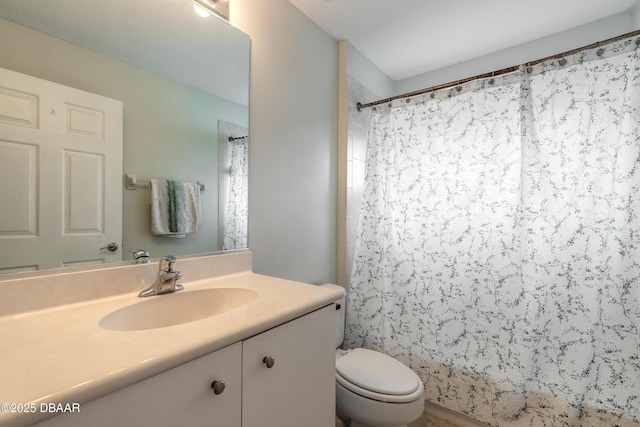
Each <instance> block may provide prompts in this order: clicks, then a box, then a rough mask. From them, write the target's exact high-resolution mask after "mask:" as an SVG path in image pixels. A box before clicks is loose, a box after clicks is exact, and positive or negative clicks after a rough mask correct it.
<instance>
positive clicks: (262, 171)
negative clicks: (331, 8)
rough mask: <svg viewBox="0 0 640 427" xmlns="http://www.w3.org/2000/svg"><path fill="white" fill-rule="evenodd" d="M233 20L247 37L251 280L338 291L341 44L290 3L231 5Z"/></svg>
mask: <svg viewBox="0 0 640 427" xmlns="http://www.w3.org/2000/svg"><path fill="white" fill-rule="evenodd" d="M230 13H231V23H232V24H234V25H235V26H236V27H238V28H239V29H240V30H242V31H244V32H245V33H247V34H249V36H250V37H251V87H250V100H251V102H250V125H249V134H250V149H249V171H250V172H249V247H250V248H251V249H252V251H253V268H254V271H255V272H256V273H262V274H267V275H273V276H277V277H282V278H287V279H293V280H299V281H303V282H308V283H314V284H321V283H324V282H335V280H336V277H337V267H336V265H337V260H336V258H337V255H336V248H337V246H336V245H337V243H336V241H337V200H336V199H337V137H338V130H337V129H338V113H337V99H338V43H337V42H336V41H335V40H334V39H333V38H332V37H330V36H329V35H327V34H326V33H325V32H324V31H322V30H321V29H320V28H319V27H318V26H316V25H315V24H314V23H313V22H311V21H310V20H309V19H308V18H307V17H306V16H304V15H303V14H302V12H300V11H299V10H298V9H297V8H295V6H293V5H292V4H291V3H289V2H288V1H286V0H268V1H265V0H262V1H255V0H234V1H233V2H232V3H231V10H230Z"/></svg>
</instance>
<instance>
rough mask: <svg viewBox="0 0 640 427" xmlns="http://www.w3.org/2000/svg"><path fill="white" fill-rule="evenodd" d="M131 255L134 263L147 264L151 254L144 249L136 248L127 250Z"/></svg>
mask: <svg viewBox="0 0 640 427" xmlns="http://www.w3.org/2000/svg"><path fill="white" fill-rule="evenodd" d="M129 252H130V253H131V255H133V260H134V261H135V262H136V264H148V263H149V260H150V258H151V256H150V255H149V252H147V251H145V250H144V249H136V250H135V251H131V250H130V251H129Z"/></svg>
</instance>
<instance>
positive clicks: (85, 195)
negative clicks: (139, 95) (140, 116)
mask: <svg viewBox="0 0 640 427" xmlns="http://www.w3.org/2000/svg"><path fill="white" fill-rule="evenodd" d="M121 241H122V102H120V101H116V100H112V99H108V98H105V97H102V96H98V95H95V94H91V93H88V92H83V91H80V90H77V89H73V88H70V87H66V86H62V85H59V84H56V83H52V82H49V81H46V80H42V79H37V78H34V77H31V76H27V75H24V74H20V73H16V72H13V71H10V70H6V69H0V254H1V256H0V272H13V271H28V270H38V269H44V268H56V267H64V266H76V265H84V264H97V263H102V262H107V261H116V260H119V259H121V255H120V249H119V248H117V249H116V248H115V246H114V245H109V244H110V243H116V244H117V246H118V247H119V246H121ZM34 260H37V261H36V262H34Z"/></svg>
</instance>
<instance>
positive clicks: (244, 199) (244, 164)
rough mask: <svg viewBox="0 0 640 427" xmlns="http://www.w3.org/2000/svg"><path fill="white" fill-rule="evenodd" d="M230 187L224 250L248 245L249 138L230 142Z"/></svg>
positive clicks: (225, 222)
mask: <svg viewBox="0 0 640 427" xmlns="http://www.w3.org/2000/svg"><path fill="white" fill-rule="evenodd" d="M229 157H230V158H231V166H230V167H229V187H228V191H227V207H226V209H225V211H226V212H225V216H224V224H223V230H224V231H223V236H222V237H223V241H222V242H223V243H222V249H223V250H231V249H245V248H247V247H248V220H249V138H248V137H244V138H240V139H236V140H234V141H232V142H229Z"/></svg>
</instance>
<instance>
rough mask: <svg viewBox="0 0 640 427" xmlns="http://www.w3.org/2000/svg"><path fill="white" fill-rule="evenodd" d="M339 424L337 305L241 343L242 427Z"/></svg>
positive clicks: (317, 426) (324, 426) (328, 426)
mask: <svg viewBox="0 0 640 427" xmlns="http://www.w3.org/2000/svg"><path fill="white" fill-rule="evenodd" d="M271 363H273V365H271ZM269 366H271V367H270V368H269ZM334 425H335V305H333V304H331V305H330V306H328V307H325V308H322V309H320V310H317V311H315V312H313V313H311V314H308V315H306V316H303V317H300V318H298V319H296V320H294V321H292V322H289V323H285V324H284V325H281V326H278V327H277V328H274V329H271V330H269V331H266V332H263V333H261V334H259V335H256V336H254V337H252V338H249V339H247V340H245V341H244V342H243V343H242V426H243V427H270V426H273V427H288V426H291V427H295V426H305V427H330V426H334Z"/></svg>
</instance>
